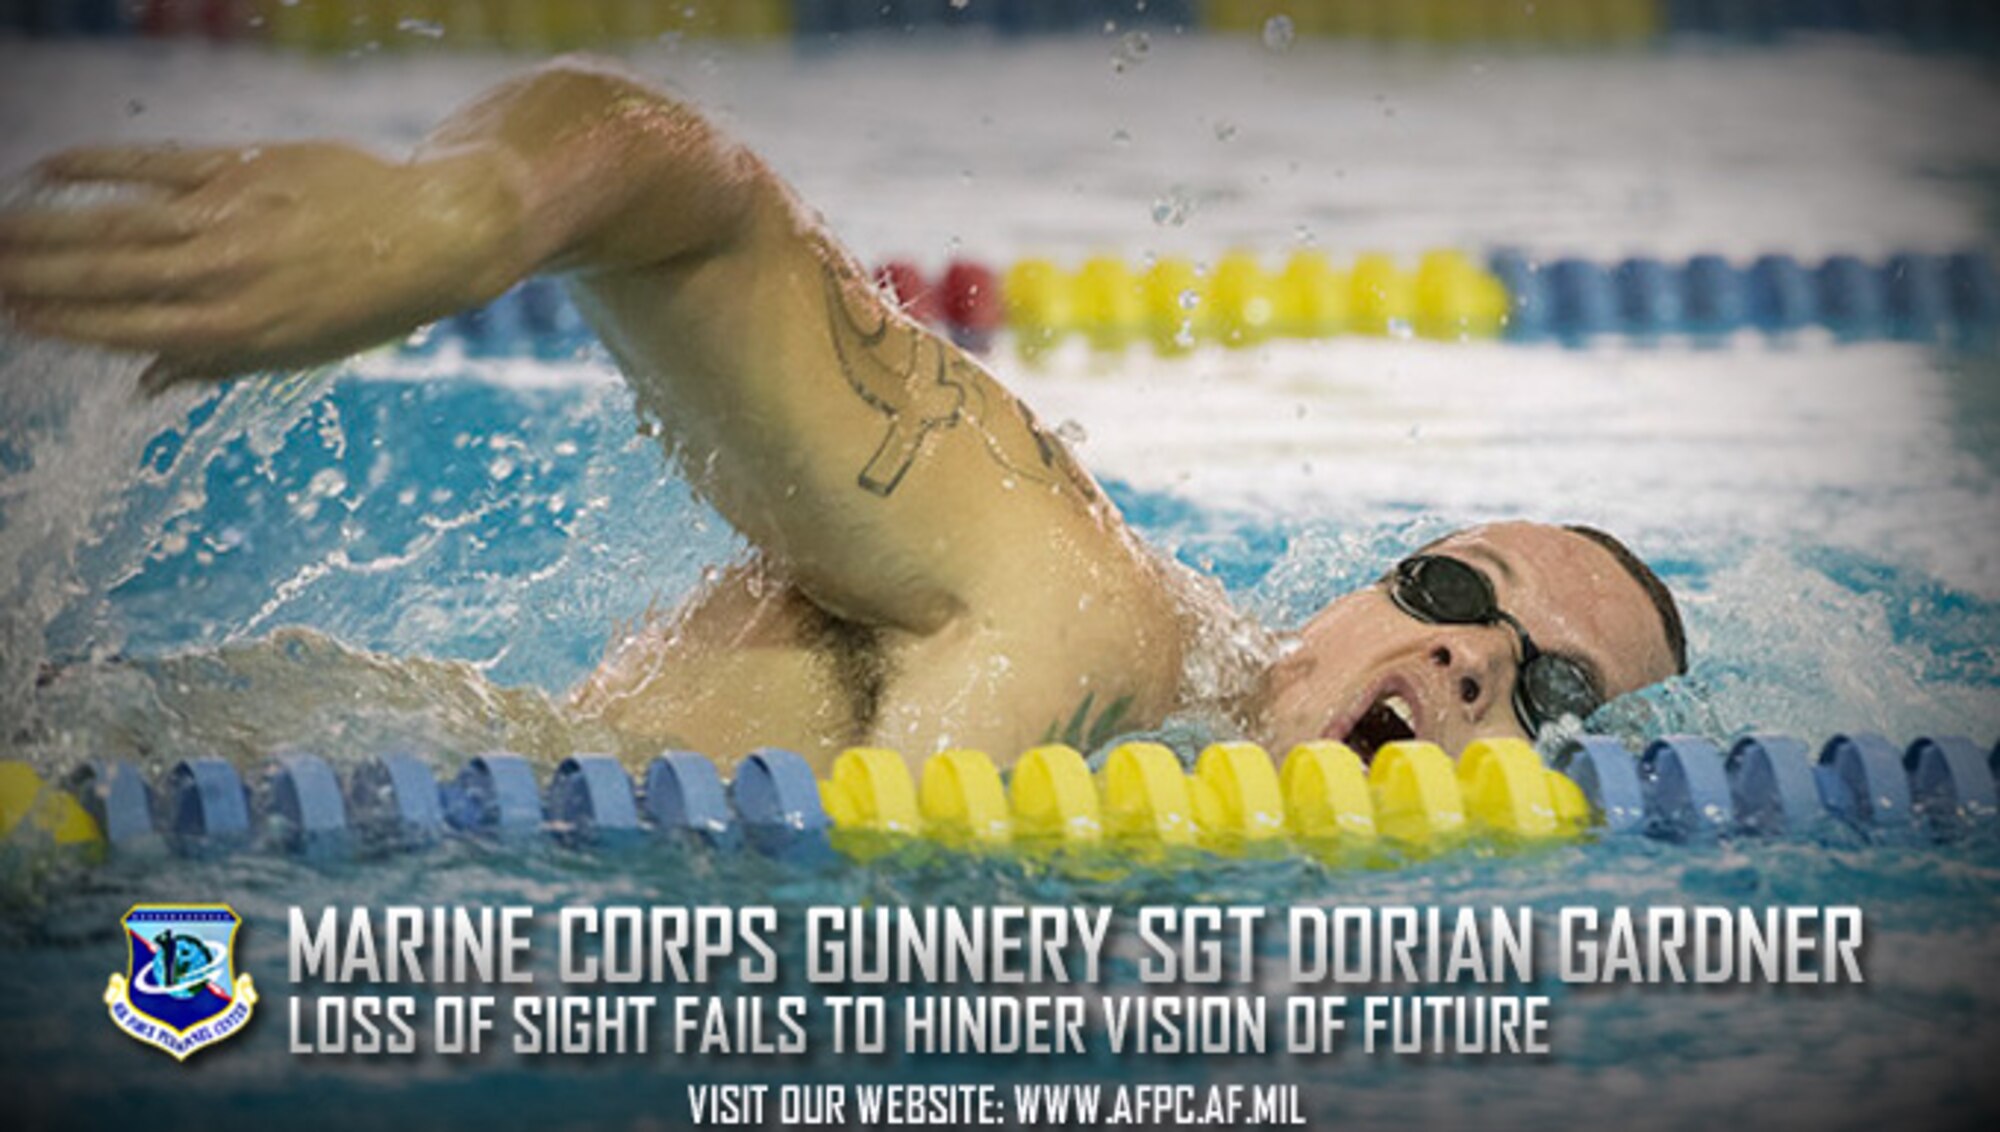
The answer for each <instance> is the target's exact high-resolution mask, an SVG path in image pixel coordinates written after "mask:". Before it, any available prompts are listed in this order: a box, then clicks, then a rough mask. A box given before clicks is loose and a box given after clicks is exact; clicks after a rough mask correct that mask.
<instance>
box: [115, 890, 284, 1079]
mask: <svg viewBox="0 0 2000 1132" xmlns="http://www.w3.org/2000/svg"><path fill="white" fill-rule="evenodd" d="M121 923H123V924H124V926H125V946H126V952H127V954H128V956H129V960H128V962H127V963H126V967H125V973H124V974H120V975H113V976H111V982H110V985H108V986H106V987H105V988H104V1004H105V1005H106V1006H107V1007H109V1008H110V1009H111V1020H112V1021H113V1022H115V1023H117V1024H118V1028H119V1029H121V1030H123V1031H125V1032H126V1033H127V1034H130V1035H131V1036H132V1037H133V1038H134V1039H135V1040H138V1041H142V1042H145V1043H146V1044H147V1045H150V1046H156V1047H158V1048H160V1049H163V1050H165V1051H167V1052H168V1053H170V1054H173V1055H174V1058H175V1059H176V1060H179V1061H186V1060H187V1059H188V1058H189V1057H190V1056H191V1055H192V1054H193V1053H194V1052H195V1051H196V1050H199V1049H202V1048H204V1047H207V1046H210V1045H214V1044H215V1043H216V1042H219V1041H221V1040H222V1039H224V1038H226V1037H229V1036H230V1035H232V1034H234V1033H236V1031H238V1030H240V1029H242V1028H243V1025H244V1023H246V1022H248V1021H249V1020H250V1011H251V1008H252V1007H254V1006H256V1004H257V988H256V986H255V985H253V984H252V983H251V981H250V976H249V975H238V974H237V973H236V955H235V949H236V929H237V928H238V927H241V926H242V924H243V918H242V917H241V916H238V915H237V914H236V910H235V909H233V908H231V907H230V906H229V905H227V904H139V905H135V906H133V908H132V910H131V911H130V912H127V913H125V919H124V920H122V921H121Z"/></svg>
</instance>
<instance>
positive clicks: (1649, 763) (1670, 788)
mask: <svg viewBox="0 0 2000 1132" xmlns="http://www.w3.org/2000/svg"><path fill="white" fill-rule="evenodd" d="M1639 782H1640V785H1641V786H1642V787H1644V788H1645V794H1646V831H1647V832H1648V833H1650V834H1652V835H1654V836H1656V837H1664V838H1668V839H1672V840H1680V839H1684V838H1688V837H1694V836H1697V835H1699V834H1713V833H1725V832H1728V831H1729V830H1730V829H1731V828H1732V826H1733V825H1734V824H1735V822H1734V815H1735V804H1734V802H1733V800H1732V799H1731V797H1730V792H1729V778H1728V775H1727V774H1726V773H1724V770H1723V765H1722V753H1721V752H1720V751H1717V750H1716V749H1715V745H1714V744H1712V743H1710V742H1709V741H1708V740H1706V739H1703V738H1701V737H1699V736H1694V735H1673V736H1668V737H1666V738H1663V739H1655V740H1654V741H1653V742H1651V743H1649V744H1647V746H1646V751H1645V753H1644V754H1642V755H1640V756H1639Z"/></svg>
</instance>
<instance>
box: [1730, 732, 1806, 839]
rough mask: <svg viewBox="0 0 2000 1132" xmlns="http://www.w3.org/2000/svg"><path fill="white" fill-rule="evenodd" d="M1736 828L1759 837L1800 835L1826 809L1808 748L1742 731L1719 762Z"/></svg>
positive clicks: (1781, 738) (1777, 737) (1788, 738)
mask: <svg viewBox="0 0 2000 1132" xmlns="http://www.w3.org/2000/svg"><path fill="white" fill-rule="evenodd" d="M1723 772H1724V774H1725V775H1726V776H1727V778H1728V780H1729V800H1730V805H1731V806H1732V807H1733V808H1734V810H1735V822H1736V827H1737V829H1739V830H1741V831H1743V832H1745V833H1749V834H1753V835H1756V836H1761V837H1784V836H1799V835H1801V834H1804V833H1807V832H1809V831H1810V829H1811V827H1812V825H1813V823H1814V822H1816V821H1818V820H1820V818H1821V817H1822V816H1823V815H1824V814H1825V813H1826V809H1825V807H1824V806H1823V805H1822V804H1821V802H1820V796H1819V787H1818V786H1817V785H1816V784H1815V783H1814V781H1813V760H1812V752H1811V751H1810V750H1808V749H1807V748H1806V745H1805V744H1804V743H1802V742H1800V741H1799V740H1797V739H1794V738H1792V737H1791V736H1789V735H1746V736H1744V737H1743V738H1741V739H1739V740H1737V741H1736V743H1735V745H1734V746H1732V747H1730V748H1729V756H1728V758H1727V759H1726V760H1724V763H1723Z"/></svg>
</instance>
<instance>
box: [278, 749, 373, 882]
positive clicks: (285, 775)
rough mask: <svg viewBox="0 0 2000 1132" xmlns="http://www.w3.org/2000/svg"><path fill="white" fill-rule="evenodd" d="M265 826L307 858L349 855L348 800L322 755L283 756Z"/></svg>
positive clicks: (284, 846) (280, 841) (286, 846)
mask: <svg viewBox="0 0 2000 1132" xmlns="http://www.w3.org/2000/svg"><path fill="white" fill-rule="evenodd" d="M267 789H268V790H269V791H270V801H269V807H268V809H267V810H266V811H265V826H266V828H267V830H268V831H269V833H270V835H271V837H272V839H273V840H274V841H275V842H276V843H277V844H278V846H279V847H280V848H282V849H284V850H285V851H286V852H289V853H294V854H297V855H299V856H303V857H313V858H324V857H336V856H341V855H344V854H345V853H346V852H347V851H348V850H349V849H350V848H351V847H352V846H351V845H350V844H349V841H348V836H349V834H348V823H347V801H346V798H345V795H344V792H343V791H342V790H341V788H340V780H339V779H338V778H336V777H335V776H334V773H333V768H332V767H330V766H328V765H327V763H326V760H325V759H322V758H320V757H319V756H318V755H309V754H288V755H280V756H279V757H278V758H277V760H276V761H274V762H273V763H272V766H271V773H270V777H269V779H268V784H267Z"/></svg>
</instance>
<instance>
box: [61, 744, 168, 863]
mask: <svg viewBox="0 0 2000 1132" xmlns="http://www.w3.org/2000/svg"><path fill="white" fill-rule="evenodd" d="M63 785H64V787H65V788H66V789H68V790H69V792H70V793H71V794H74V795H76V799H77V801H78V802H80V803H82V804H83V810H84V812H85V813H87V814H89V815H90V818H91V820H92V821H94V822H96V823H97V828H98V831H99V832H101V833H102V834H103V835H104V840H105V841H106V842H107V843H108V844H110V846H111V847H112V848H113V849H117V850H120V851H128V852H129V851H131V850H135V849H138V848H140V847H141V846H143V845H147V844H150V843H156V842H157V841H158V840H159V836H160V834H159V829H158V827H157V826H155V825H154V824H153V792H152V789H151V788H150V787H149V786H147V784H146V779H145V776H144V775H142V774H140V773H139V768H137V767H135V766H133V765H132V764H131V763H128V762H126V761H124V760H123V759H94V760H92V761H90V762H87V763H85V764H83V765H82V766H79V767H77V768H76V769H75V770H74V771H71V772H70V774H69V776H68V777H67V778H66V779H64V780H63Z"/></svg>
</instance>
